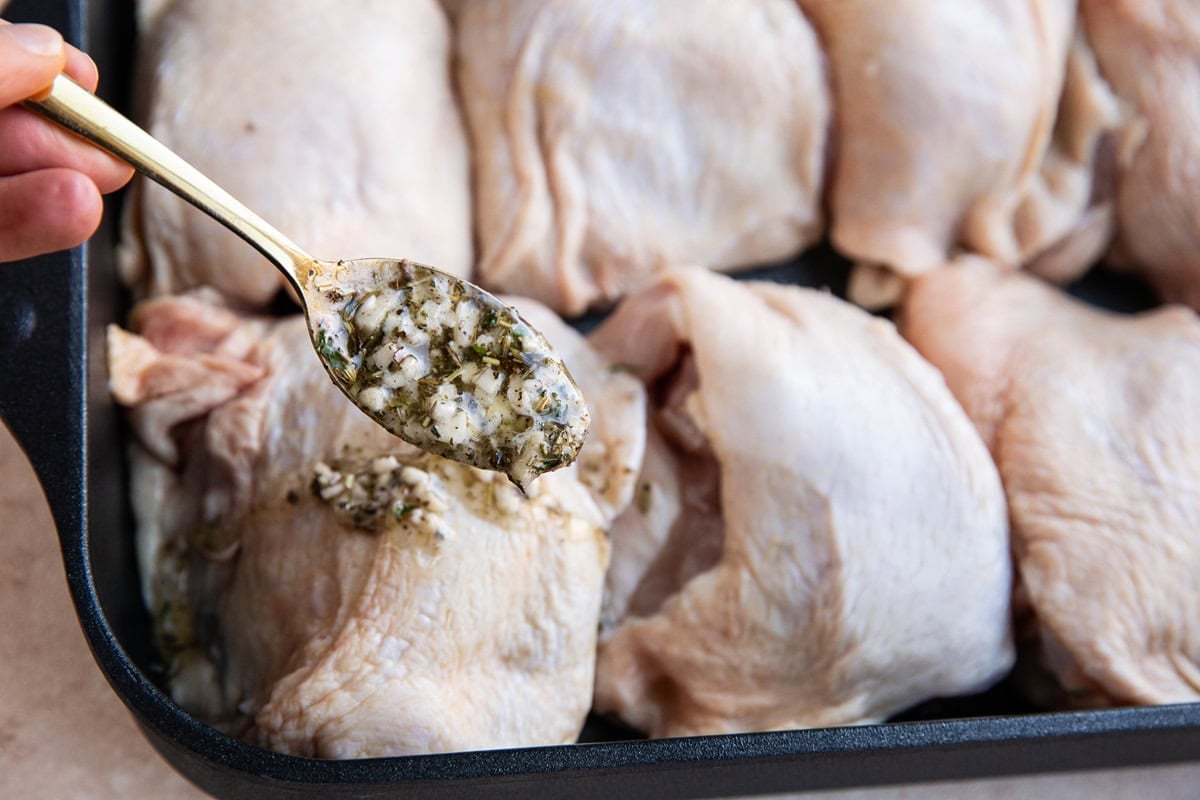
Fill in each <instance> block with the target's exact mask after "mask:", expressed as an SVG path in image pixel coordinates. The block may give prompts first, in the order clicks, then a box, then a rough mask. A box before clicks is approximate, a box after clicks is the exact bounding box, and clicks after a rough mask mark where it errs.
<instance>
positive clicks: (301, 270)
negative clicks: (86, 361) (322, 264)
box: [24, 75, 313, 291]
mask: <svg viewBox="0 0 1200 800" xmlns="http://www.w3.org/2000/svg"><path fill="white" fill-rule="evenodd" d="M24 105H25V107H26V108H29V109H31V110H33V111H36V112H37V113H39V114H41V115H43V116H45V117H47V118H48V119H51V120H53V121H54V122H57V123H58V124H59V125H62V126H63V127H65V128H67V129H69V130H71V131H73V132H75V133H77V134H79V135H80V136H83V137H84V138H85V139H88V140H90V141H92V142H95V143H96V144H97V145H99V146H100V147H102V148H103V149H105V150H107V151H108V152H110V153H112V154H113V155H115V156H116V157H117V158H120V159H122V160H123V161H127V162H128V163H129V164H131V165H132V166H133V167H135V168H136V169H137V170H138V171H139V172H141V173H142V174H144V175H145V176H146V177H148V178H150V179H151V180H154V181H156V182H157V183H160V184H162V185H163V186H165V187H166V188H168V189H170V190H171V191H172V192H174V193H175V194H177V195H179V196H180V197H182V198H183V199H184V200H186V201H188V202H189V203H191V204H192V205H194V206H196V208H198V209H200V210H201V211H203V212H204V213H206V214H208V215H209V216H211V217H212V218H213V219H215V220H216V221H217V222H220V223H221V224H222V225H224V226H225V227H227V228H229V229H230V230H231V231H233V232H234V233H236V234H237V235H238V236H240V237H242V238H243V239H245V240H246V241H247V242H249V243H250V244H251V245H252V246H253V247H254V248H255V249H256V250H258V251H259V252H260V253H262V254H263V255H264V256H266V257H267V258H268V259H270V261H271V262H272V263H274V264H275V266H276V267H278V268H279V269H280V270H281V271H282V272H283V273H284V274H285V275H286V276H287V277H288V280H290V281H291V282H292V284H293V285H295V286H296V289H297V290H298V291H299V290H300V289H301V286H300V280H299V276H303V275H305V273H306V267H307V265H308V264H309V263H310V262H312V261H313V258H312V257H311V256H309V255H308V254H307V253H305V252H304V251H303V250H301V249H300V248H299V247H298V246H297V245H296V244H295V243H294V242H292V241H291V240H290V239H288V238H287V237H286V236H284V235H283V234H282V233H280V232H279V231H277V230H276V229H275V228H274V227H272V226H271V225H269V224H268V223H267V222H266V221H265V220H263V219H262V218H261V217H259V216H258V215H257V214H255V213H254V212H253V211H251V210H250V209H248V208H246V206H244V205H242V204H241V203H240V202H238V201H237V200H236V199H234V197H233V196H232V195H230V194H229V193H228V192H226V191H225V190H224V189H222V188H221V187H220V186H218V185H217V184H216V183H214V182H213V181H212V180H210V179H209V178H208V177H206V176H205V175H204V174H203V173H201V172H200V171H199V170H198V169H196V168H195V167H193V166H192V165H191V164H189V163H187V162H186V161H184V160H183V159H182V158H180V157H179V156H178V155H176V154H175V153H174V152H172V151H171V149H170V148H168V147H167V146H166V145H164V144H163V143H162V142H160V141H158V140H157V139H155V138H154V137H153V136H151V135H150V134H149V133H147V132H146V131H144V130H142V129H141V128H140V127H138V126H137V125H135V124H134V123H133V122H131V121H130V120H129V119H128V118H126V117H125V116H124V115H122V114H121V113H120V112H119V111H117V110H116V109H114V108H113V107H112V106H110V105H109V104H108V103H105V102H104V101H103V100H101V99H100V98H99V97H96V96H95V95H94V94H92V93H91V92H89V91H88V90H86V89H84V88H83V87H82V86H80V85H79V84H77V83H75V81H73V80H71V79H70V78H68V77H67V76H65V75H59V76H58V77H57V78H55V79H54V83H53V84H51V85H50V87H49V89H48V90H46V91H44V92H43V93H42V94H39V95H37V96H35V97H31V98H29V99H28V100H26V101H25V102H24Z"/></svg>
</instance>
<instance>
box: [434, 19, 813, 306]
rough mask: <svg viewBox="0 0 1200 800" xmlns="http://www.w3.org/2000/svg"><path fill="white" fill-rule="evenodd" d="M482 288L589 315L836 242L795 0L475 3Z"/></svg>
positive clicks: (460, 23) (471, 68)
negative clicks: (824, 198)
mask: <svg viewBox="0 0 1200 800" xmlns="http://www.w3.org/2000/svg"><path fill="white" fill-rule="evenodd" d="M453 6H454V7H455V8H456V9H457V10H456V22H457V64H458V70H457V75H458V85H459V89H460V91H461V95H462V99H463V104H464V109H465V113H466V119H467V123H468V128H469V131H470V135H471V141H472V149H473V153H474V167H475V192H476V218H477V220H478V226H477V233H478V237H479V245H480V250H481V253H480V264H479V278H480V280H481V282H482V283H483V284H484V285H485V286H487V287H491V288H496V289H499V290H502V291H508V292H516V293H518V294H523V295H528V296H531V297H535V298H537V299H539V300H541V301H543V302H545V303H546V304H548V305H550V306H552V307H553V308H554V309H555V310H557V311H559V312H562V313H565V314H577V313H579V312H582V311H584V310H585V309H587V308H588V307H591V306H597V305H602V304H605V303H607V302H609V301H611V300H613V299H615V298H617V297H618V296H620V295H621V294H623V293H624V292H627V291H629V290H631V289H633V288H636V287H637V286H639V285H640V284H643V283H645V282H647V281H648V280H650V279H651V278H652V277H653V276H654V275H655V274H656V273H658V272H660V271H662V270H664V269H665V268H666V267H667V266H668V265H672V264H689V265H696V266H705V267H712V268H715V269H733V268H737V267H744V266H750V265H754V264H756V263H761V262H764V261H769V260H772V259H778V258H781V257H784V256H788V255H790V254H793V253H795V252H798V251H799V250H800V249H801V248H802V247H803V246H804V245H806V244H808V243H810V242H812V241H814V240H815V239H817V238H818V237H819V236H820V235H821V222H822V220H821V210H820V202H821V198H820V192H821V185H822V177H823V172H824V162H825V141H826V131H827V127H828V124H829V120H830V107H829V98H828V92H827V89H826V80H825V75H824V71H823V68H822V62H821V54H820V51H819V47H818V43H817V40H816V37H815V36H814V34H813V32H812V30H811V28H810V27H809V26H808V24H807V23H806V22H805V20H804V18H803V17H802V15H801V14H800V13H799V10H798V9H797V7H796V5H795V2H794V0H745V1H744V2H738V3H729V2H726V0H616V1H615V2H606V3H597V2H593V1H592V0H549V2H547V1H546V0H461V1H460V2H458V3H454V4H453Z"/></svg>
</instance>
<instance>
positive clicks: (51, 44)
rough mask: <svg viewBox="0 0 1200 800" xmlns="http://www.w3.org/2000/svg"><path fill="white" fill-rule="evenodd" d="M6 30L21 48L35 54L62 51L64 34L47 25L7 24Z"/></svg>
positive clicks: (47, 54)
mask: <svg viewBox="0 0 1200 800" xmlns="http://www.w3.org/2000/svg"><path fill="white" fill-rule="evenodd" d="M0 30H5V31H7V32H8V35H9V36H11V37H12V39H13V41H14V42H16V43H17V44H18V45H19V46H20V47H21V48H23V49H24V50H26V51H27V52H30V53H32V54H33V55H35V56H56V55H58V54H59V53H61V52H62V49H63V38H62V35H61V34H60V33H59V32H58V31H56V30H54V28H48V27H46V26H45V25H5V26H4V27H3V28H0Z"/></svg>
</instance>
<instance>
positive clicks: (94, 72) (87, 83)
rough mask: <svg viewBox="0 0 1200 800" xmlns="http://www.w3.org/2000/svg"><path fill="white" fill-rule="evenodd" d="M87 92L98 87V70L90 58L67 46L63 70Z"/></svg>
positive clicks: (75, 48) (77, 49) (80, 51)
mask: <svg viewBox="0 0 1200 800" xmlns="http://www.w3.org/2000/svg"><path fill="white" fill-rule="evenodd" d="M63 71H64V72H66V73H67V74H68V75H70V76H71V78H72V79H73V80H74V81H75V82H76V83H78V84H79V85H80V86H82V87H84V88H85V89H87V90H88V91H89V92H94V91H96V87H97V86H99V85H100V69H99V68H98V67H97V66H96V62H95V61H93V60H92V57H91V56H89V55H88V54H87V53H85V52H83V51H82V50H80V49H79V48H77V47H74V46H72V45H67V63H66V67H65V69H64V70H63Z"/></svg>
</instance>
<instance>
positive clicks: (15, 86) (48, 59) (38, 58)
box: [0, 20, 67, 108]
mask: <svg viewBox="0 0 1200 800" xmlns="http://www.w3.org/2000/svg"><path fill="white" fill-rule="evenodd" d="M66 60H67V50H66V46H65V45H64V44H63V38H62V35H61V34H60V33H59V32H58V31H56V30H54V29H53V28H49V27H46V26H45V25H10V24H8V23H7V22H4V21H3V20H0V108H4V107H6V106H10V105H12V104H14V103H17V102H20V101H21V100H24V99H25V98H27V97H30V96H31V95H34V94H36V93H37V92H38V91H39V90H41V89H44V88H46V87H47V86H49V85H50V83H51V81H53V80H54V77H55V76H56V75H58V73H60V72H62V69H63V67H64V66H65V65H66Z"/></svg>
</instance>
